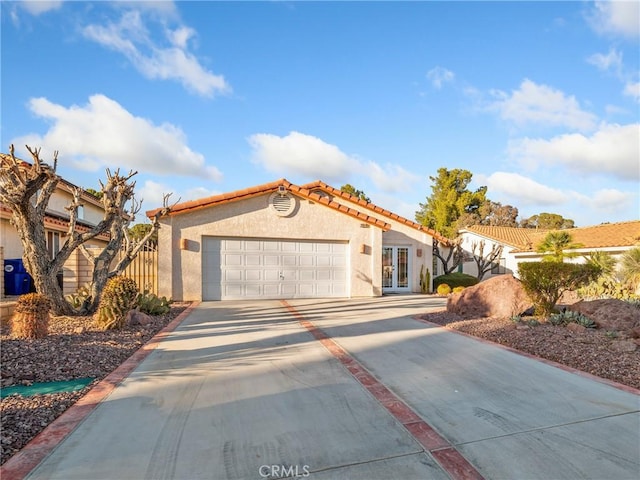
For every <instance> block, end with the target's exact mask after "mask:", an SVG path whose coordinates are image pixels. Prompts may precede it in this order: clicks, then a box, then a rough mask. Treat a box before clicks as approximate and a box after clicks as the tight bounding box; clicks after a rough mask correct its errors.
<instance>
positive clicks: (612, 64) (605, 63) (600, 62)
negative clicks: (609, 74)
mask: <svg viewBox="0 0 640 480" xmlns="http://www.w3.org/2000/svg"><path fill="white" fill-rule="evenodd" d="M587 62H589V63H590V64H591V65H595V67H596V68H598V69H599V70H602V71H605V72H606V71H610V70H613V71H614V72H615V73H616V74H618V75H619V74H620V73H621V69H622V53H621V52H618V51H616V49H615V48H612V49H610V50H609V53H607V54H606V55H605V54H603V53H594V54H593V55H591V56H590V57H589V58H587Z"/></svg>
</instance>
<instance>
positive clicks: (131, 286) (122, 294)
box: [94, 277, 138, 330]
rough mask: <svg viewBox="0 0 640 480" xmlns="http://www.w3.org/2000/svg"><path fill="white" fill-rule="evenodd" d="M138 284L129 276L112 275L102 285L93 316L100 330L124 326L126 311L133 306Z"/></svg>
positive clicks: (135, 301) (136, 296) (136, 297)
mask: <svg viewBox="0 0 640 480" xmlns="http://www.w3.org/2000/svg"><path fill="white" fill-rule="evenodd" d="M137 300H138V285H137V284H136V282H135V281H134V280H132V279H130V278H126V277H113V278H111V279H110V280H109V281H108V282H107V284H106V285H105V287H104V291H103V292H102V296H101V297H100V304H99V305H98V311H97V312H96V314H95V316H94V320H95V324H96V327H97V328H99V329H101V330H110V329H119V328H122V327H124V323H125V319H126V316H127V312H129V310H131V309H132V308H135V306H136V303H137Z"/></svg>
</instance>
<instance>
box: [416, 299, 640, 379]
mask: <svg viewBox="0 0 640 480" xmlns="http://www.w3.org/2000/svg"><path fill="white" fill-rule="evenodd" d="M422 318H423V319H424V320H427V321H429V322H433V323H437V324H439V325H443V326H446V327H447V328H450V329H453V330H458V331H460V332H464V333H466V334H469V335H473V336H475V337H479V338H483V339H485V340H490V341H492V342H496V343H499V344H501V345H505V346H507V347H511V348H514V349H516V350H519V351H522V352H525V353H529V354H532V355H536V356H538V357H541V358H544V359H547V360H552V361H554V362H558V363H561V364H563V365H566V366H568V367H572V368H575V369H577V370H581V371H583V372H587V373H590V374H592V375H596V376H598V377H601V378H605V379H608V380H613V381H614V382H618V383H621V384H623V385H627V386H629V387H633V388H637V389H640V350H639V349H638V345H637V340H632V339H629V338H626V337H625V336H624V335H621V334H618V333H613V332H606V331H603V330H600V329H593V328H586V329H585V328H575V330H574V329H572V326H569V327H563V326H554V325H551V324H550V323H547V322H540V323H539V324H536V322H537V320H534V319H533V318H530V319H527V318H523V319H522V320H523V321H521V322H514V321H513V320H511V319H508V318H492V317H487V318H474V319H466V320H465V319H463V318H461V317H459V316H458V315H456V314H454V313H450V312H447V311H445V310H443V311H440V312H434V313H429V314H426V315H423V316H422ZM527 320H529V321H527ZM529 323H531V324H529ZM573 327H577V326H575V324H574V326H573Z"/></svg>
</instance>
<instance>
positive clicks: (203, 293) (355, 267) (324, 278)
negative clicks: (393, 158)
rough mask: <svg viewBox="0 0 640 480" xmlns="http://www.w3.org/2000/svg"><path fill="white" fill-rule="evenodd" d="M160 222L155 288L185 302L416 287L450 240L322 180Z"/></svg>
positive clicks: (237, 195) (179, 208)
mask: <svg viewBox="0 0 640 480" xmlns="http://www.w3.org/2000/svg"><path fill="white" fill-rule="evenodd" d="M156 211H157V210H153V211H149V212H147V216H149V217H151V216H153V215H154V214H155V212H156ZM160 223H161V228H160V231H159V235H158V252H159V256H158V257H159V258H158V262H159V265H158V276H159V285H158V289H159V295H165V296H167V297H170V298H173V299H174V300H185V301H186V300H205V301H206V300H230V299H258V298H261V299H276V298H314V297H318V298H322V297H371V296H378V295H382V294H383V293H404V292H406V293H409V292H419V291H420V284H419V274H420V270H421V268H422V269H428V270H429V271H431V270H432V265H433V257H432V248H433V241H434V238H435V239H436V240H438V241H441V242H446V239H445V238H444V237H442V236H440V235H439V234H437V233H436V232H435V231H433V230H431V229H428V228H426V227H423V226H422V225H419V224H417V223H415V222H412V221H411V220H407V219H405V218H402V217H401V216H399V215H396V214H393V213H391V212H389V211H388V210H385V209H383V208H380V207H378V206H376V205H374V204H371V203H367V202H366V201H364V200H361V199H359V198H357V197H355V196H352V195H350V194H348V193H344V192H341V191H340V190H338V189H336V188H333V187H331V186H329V185H327V184H325V183H322V182H314V183H311V184H307V185H302V186H298V185H294V184H292V183H290V182H288V181H287V180H284V179H282V180H278V181H275V182H271V183H266V184H263V185H258V186H255V187H251V188H247V189H244V190H239V191H235V192H231V193H225V194H221V195H216V196H213V197H209V198H203V199H200V200H194V201H190V202H185V203H180V204H178V205H175V206H174V207H173V208H172V211H171V213H170V214H168V215H166V216H164V217H162V218H161V219H160ZM431 278H433V275H432V276H431Z"/></svg>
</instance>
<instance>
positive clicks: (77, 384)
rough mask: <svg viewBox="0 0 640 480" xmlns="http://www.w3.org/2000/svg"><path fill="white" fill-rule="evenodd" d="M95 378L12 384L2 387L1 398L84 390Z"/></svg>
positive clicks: (0, 389)
mask: <svg viewBox="0 0 640 480" xmlns="http://www.w3.org/2000/svg"><path fill="white" fill-rule="evenodd" d="M94 380H95V378H93V377H89V378H77V379H75V380H66V381H63V382H42V383H33V384H31V385H12V386H10V387H4V388H0V398H5V397H8V396H9V395H21V396H23V397H30V396H32V395H44V394H47V393H63V392H75V391H76V390H82V389H83V388H84V387H86V386H87V385H89V384H90V383H91V382H93V381H94Z"/></svg>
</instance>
